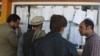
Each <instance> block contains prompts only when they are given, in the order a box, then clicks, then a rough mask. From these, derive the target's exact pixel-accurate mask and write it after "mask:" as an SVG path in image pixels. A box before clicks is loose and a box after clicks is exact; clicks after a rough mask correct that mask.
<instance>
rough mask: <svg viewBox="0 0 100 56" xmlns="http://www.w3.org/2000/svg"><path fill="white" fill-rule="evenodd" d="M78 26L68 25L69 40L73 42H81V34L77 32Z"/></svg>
mask: <svg viewBox="0 0 100 56" xmlns="http://www.w3.org/2000/svg"><path fill="white" fill-rule="evenodd" d="M78 30H79V26H77V25H75V24H72V25H71V27H70V33H69V41H70V42H72V43H73V44H78V45H80V44H81V40H82V36H81V35H80V33H79V31H78ZM78 48H79V47H78Z"/></svg>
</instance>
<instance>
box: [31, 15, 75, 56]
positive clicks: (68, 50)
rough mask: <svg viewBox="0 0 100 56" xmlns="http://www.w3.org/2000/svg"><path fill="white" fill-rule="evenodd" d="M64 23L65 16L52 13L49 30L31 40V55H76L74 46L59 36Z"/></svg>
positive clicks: (64, 25)
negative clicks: (42, 35)
mask: <svg viewBox="0 0 100 56" xmlns="http://www.w3.org/2000/svg"><path fill="white" fill-rule="evenodd" d="M66 25H67V21H66V19H65V17H63V16H61V15H53V16H52V17H51V20H50V30H51V31H50V32H49V33H48V34H47V35H46V36H44V37H42V38H40V39H37V40H35V41H34V42H33V44H32V48H31V53H30V54H31V56H77V51H76V48H75V46H74V45H73V44H72V43H70V42H69V41H67V40H65V39H64V38H63V37H62V36H61V34H62V33H63V31H64V28H65V27H66Z"/></svg>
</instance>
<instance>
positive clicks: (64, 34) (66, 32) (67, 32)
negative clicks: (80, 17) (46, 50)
mask: <svg viewBox="0 0 100 56" xmlns="http://www.w3.org/2000/svg"><path fill="white" fill-rule="evenodd" d="M69 28H70V24H69V23H68V24H67V26H66V27H65V29H64V32H63V34H62V36H63V38H65V39H68V34H69Z"/></svg>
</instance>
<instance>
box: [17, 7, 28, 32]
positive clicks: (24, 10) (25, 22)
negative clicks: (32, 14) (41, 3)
mask: <svg viewBox="0 0 100 56" xmlns="http://www.w3.org/2000/svg"><path fill="white" fill-rule="evenodd" d="M16 14H18V15H19V16H20V18H21V23H23V24H21V25H20V27H21V31H22V33H25V32H26V31H27V27H28V17H27V15H28V6H23V7H21V6H18V7H17V9H16Z"/></svg>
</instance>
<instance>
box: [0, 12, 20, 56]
mask: <svg viewBox="0 0 100 56" xmlns="http://www.w3.org/2000/svg"><path fill="white" fill-rule="evenodd" d="M19 23H20V17H19V16H18V15H16V14H11V15H10V16H9V17H8V18H7V23H5V24H1V25H0V56H17V46H18V36H17V35H16V32H15V29H17V30H18V32H20V31H21V29H20V27H19Z"/></svg>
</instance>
